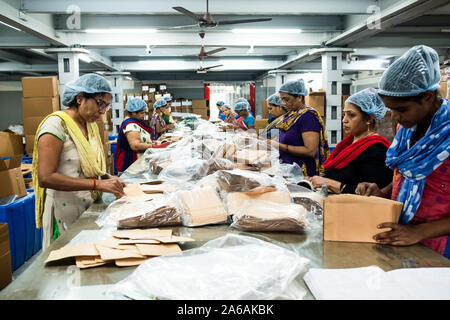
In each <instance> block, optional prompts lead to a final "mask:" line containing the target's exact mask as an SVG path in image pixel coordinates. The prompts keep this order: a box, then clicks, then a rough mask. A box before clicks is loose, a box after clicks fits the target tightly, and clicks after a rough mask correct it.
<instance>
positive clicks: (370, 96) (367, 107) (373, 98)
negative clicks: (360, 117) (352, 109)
mask: <svg viewBox="0 0 450 320" xmlns="http://www.w3.org/2000/svg"><path fill="white" fill-rule="evenodd" d="M345 102H346V103H347V102H349V103H353V104H354V105H357V106H358V107H359V108H361V110H362V111H363V112H365V113H367V114H373V118H374V119H375V120H380V119H383V117H384V115H385V114H386V111H387V108H386V106H385V105H384V103H383V101H382V100H381V98H380V96H379V95H378V93H377V91H376V90H375V89H374V88H368V89H364V90H361V91H359V92H357V93H355V94H353V95H351V96H350V97H349V98H348V99H347V100H345Z"/></svg>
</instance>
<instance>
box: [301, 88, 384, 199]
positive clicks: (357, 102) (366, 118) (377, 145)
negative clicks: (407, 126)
mask: <svg viewBox="0 0 450 320" xmlns="http://www.w3.org/2000/svg"><path fill="white" fill-rule="evenodd" d="M386 111H387V109H386V107H385V105H384V103H383V101H381V99H380V97H379V96H378V94H377V92H376V90H375V89H373V88H369V89H365V90H362V91H359V92H358V93H355V94H354V95H352V96H350V97H349V98H348V99H347V100H346V101H345V107H344V110H343V114H344V118H343V119H342V128H343V129H344V130H345V132H346V133H347V134H348V136H347V137H346V138H345V139H344V140H342V141H341V142H339V143H338V144H337V146H336V148H335V149H334V150H333V152H332V153H331V155H330V157H329V158H328V159H327V161H325V163H324V164H323V166H324V168H325V175H324V176H323V177H322V176H318V175H316V176H313V177H311V178H306V179H307V180H309V181H310V182H311V183H312V185H313V187H314V188H318V187H321V186H322V185H324V184H326V185H327V186H328V188H329V189H331V191H332V192H333V193H355V190H356V187H357V185H358V183H360V182H363V181H367V182H373V183H376V184H377V185H378V186H379V187H380V188H383V187H385V186H387V185H388V184H389V183H391V181H392V170H390V169H389V168H387V167H386V164H385V160H386V151H387V149H388V148H389V146H390V143H389V141H388V140H387V139H386V138H384V137H382V136H380V135H378V134H377V133H376V131H375V121H376V120H380V119H382V118H383V117H384V115H385V114H386Z"/></svg>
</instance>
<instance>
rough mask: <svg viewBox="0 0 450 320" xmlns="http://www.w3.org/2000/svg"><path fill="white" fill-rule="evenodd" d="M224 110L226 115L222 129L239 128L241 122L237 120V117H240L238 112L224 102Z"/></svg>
mask: <svg viewBox="0 0 450 320" xmlns="http://www.w3.org/2000/svg"><path fill="white" fill-rule="evenodd" d="M222 111H223V114H224V115H225V116H226V118H225V120H224V122H225V125H223V126H221V128H222V129H224V130H226V129H238V128H239V124H238V122H237V119H238V118H239V116H238V115H237V114H236V112H234V111H233V110H232V109H231V107H230V106H229V105H227V104H224V105H223V106H222Z"/></svg>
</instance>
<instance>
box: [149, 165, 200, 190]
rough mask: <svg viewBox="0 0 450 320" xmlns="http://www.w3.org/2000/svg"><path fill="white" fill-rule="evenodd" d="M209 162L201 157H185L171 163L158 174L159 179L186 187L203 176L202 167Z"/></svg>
mask: <svg viewBox="0 0 450 320" xmlns="http://www.w3.org/2000/svg"><path fill="white" fill-rule="evenodd" d="M206 163H207V161H206V160H201V159H183V160H177V161H173V162H171V163H169V164H168V165H167V166H166V167H165V168H164V169H162V170H161V172H160V173H159V174H158V179H160V180H162V181H166V182H169V183H173V184H176V185H179V186H180V187H183V188H185V187H186V186H187V184H194V183H195V181H196V180H199V179H201V178H202V177H203V175H202V170H201V169H202V168H203V167H204V166H205V164H206Z"/></svg>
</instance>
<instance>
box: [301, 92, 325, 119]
mask: <svg viewBox="0 0 450 320" xmlns="http://www.w3.org/2000/svg"><path fill="white" fill-rule="evenodd" d="M305 103H306V106H308V107H311V108H313V109H315V110H317V111H318V112H319V114H320V116H324V115H325V92H321V91H318V92H310V93H309V94H308V95H307V96H306V97H305Z"/></svg>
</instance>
